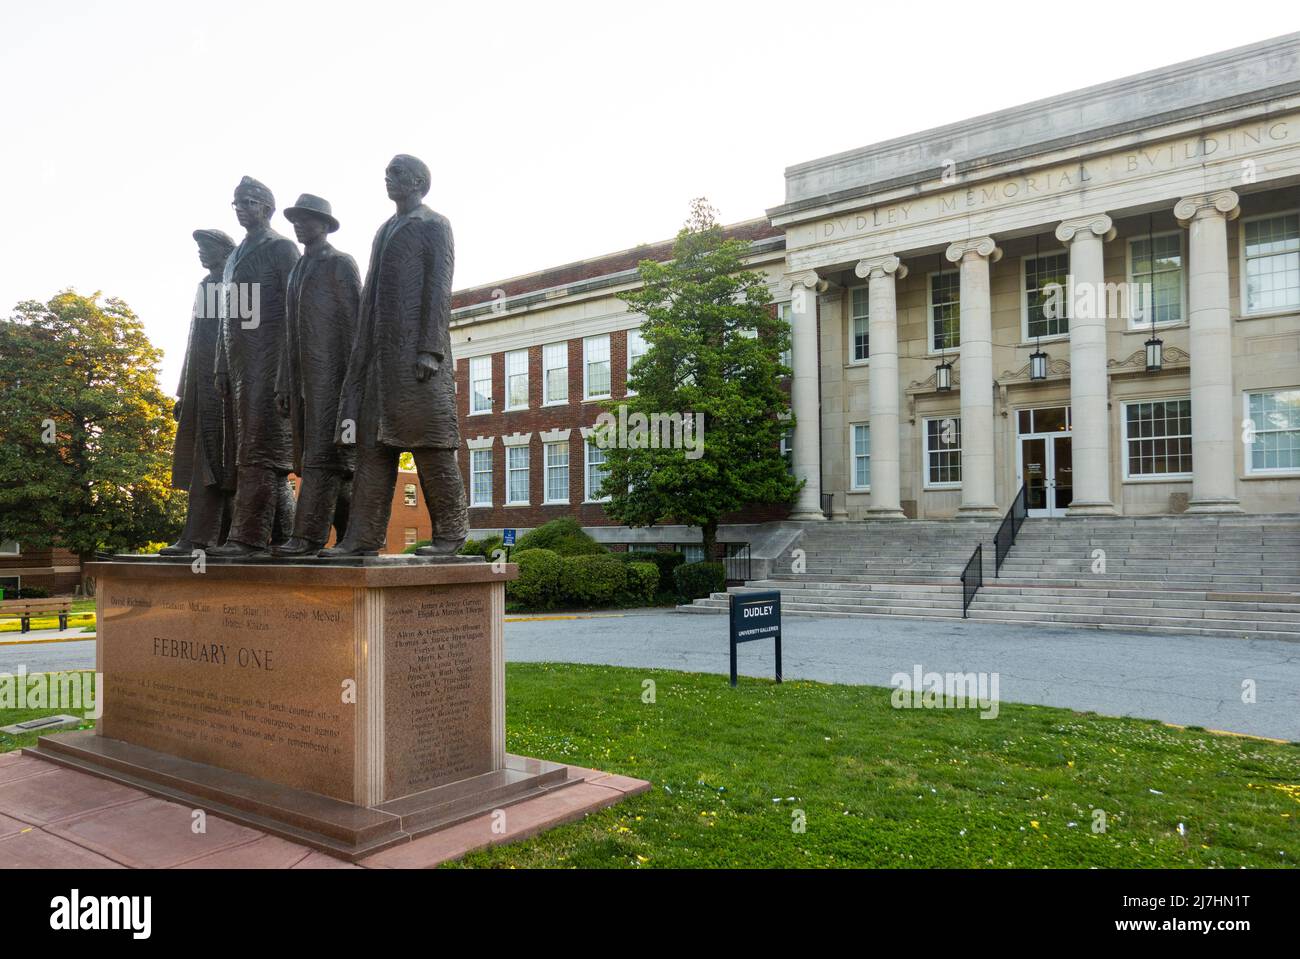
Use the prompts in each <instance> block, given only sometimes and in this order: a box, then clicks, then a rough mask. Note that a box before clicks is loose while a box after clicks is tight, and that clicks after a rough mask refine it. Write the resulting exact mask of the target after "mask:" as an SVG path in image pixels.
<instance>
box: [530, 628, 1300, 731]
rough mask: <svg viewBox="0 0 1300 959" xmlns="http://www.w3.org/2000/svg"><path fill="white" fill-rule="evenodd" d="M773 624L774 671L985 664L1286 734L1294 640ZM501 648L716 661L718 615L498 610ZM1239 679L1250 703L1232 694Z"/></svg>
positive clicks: (1152, 711)
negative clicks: (515, 615) (1249, 691)
mask: <svg viewBox="0 0 1300 959" xmlns="http://www.w3.org/2000/svg"><path fill="white" fill-rule="evenodd" d="M782 629H783V633H784V641H783V642H782V654H783V666H784V669H785V676H786V678H787V679H813V680H818V681H820V682H827V683H848V684H854V685H857V684H864V685H872V686H888V685H889V684H890V678H891V677H892V676H893V675H894V674H895V673H907V674H909V675H910V674H911V673H912V671H913V667H914V666H915V665H917V664H919V665H920V666H921V667H922V670H923V671H924V672H939V673H945V672H986V673H998V674H999V686H1000V688H999V690H998V692H999V696H1000V698H1001V699H1002V700H1003V701H1005V702H1017V703H1033V704H1036V705H1042V706H1064V707H1067V708H1070V709H1078V710H1094V711H1096V712H1099V713H1103V714H1105V715H1110V716H1140V717H1144V718H1147V719H1159V720H1163V721H1165V722H1170V723H1178V724H1182V725H1195V726H1205V727H1206V728H1208V729H1219V730H1227V731H1231V732H1239V733H1248V734H1250V735H1254V736H1269V737H1273V738H1278V739H1287V740H1300V643H1289V642H1283V641H1279V640H1262V639H1260V640H1248V639H1218V638H1214V637H1208V636H1175V635H1159V634H1151V633H1121V632H1113V631H1110V630H1100V629H1096V630H1092V629H1090V630H1083V629H1045V628H1042V627H1038V626H1009V625H1003V624H1000V623H975V622H961V621H960V620H957V621H952V622H944V621H941V620H909V619H904V618H898V617H894V618H886V617H880V618H877V619H834V618H822V617H812V616H789V615H787V616H786V617H785V618H784V620H783V623H782ZM506 658H507V659H508V660H510V661H514V662H545V661H550V662H565V663H604V664H609V665H616V666H639V667H645V668H663V669H680V670H684V671H687V672H701V673H722V674H726V673H727V671H728V646H727V618H726V617H725V616H705V615H698V614H687V613H675V612H671V611H666V610H665V611H659V610H648V611H637V612H633V613H629V614H627V615H626V616H624V617H623V618H622V619H619V620H613V621H611V620H609V619H563V620H550V621H548V620H541V619H535V620H531V621H527V622H513V623H507V624H506ZM772 660H773V653H772V643H770V642H753V643H744V644H742V645H741V646H740V652H739V669H740V672H741V674H742V675H751V676H771V675H772V670H773V661H772ZM1246 680H1252V681H1253V682H1254V685H1255V700H1256V701H1255V702H1254V703H1249V704H1247V703H1243V702H1242V683H1243V682H1244V681H1246Z"/></svg>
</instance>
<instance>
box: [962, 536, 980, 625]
mask: <svg viewBox="0 0 1300 959" xmlns="http://www.w3.org/2000/svg"><path fill="white" fill-rule="evenodd" d="M983 585H984V544H983V543H980V544H979V545H978V546H976V547H975V552H973V553H971V554H970V559H968V560H967V561H966V568H965V569H963V570H962V571H961V618H962V619H965V618H966V610H968V609H970V604H971V600H973V599H974V598H975V592H976V590H978V589H979V588H980V587H981V586H983Z"/></svg>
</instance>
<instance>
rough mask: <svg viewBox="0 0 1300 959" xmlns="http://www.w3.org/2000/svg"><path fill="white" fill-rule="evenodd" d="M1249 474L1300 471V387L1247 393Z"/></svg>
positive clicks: (1247, 461) (1247, 469) (1246, 431)
mask: <svg viewBox="0 0 1300 959" xmlns="http://www.w3.org/2000/svg"><path fill="white" fill-rule="evenodd" d="M1243 435H1244V436H1245V437H1246V439H1247V440H1248V444H1247V447H1246V472H1247V473H1297V472H1300V389H1291V390H1266V391H1262V392H1259V393H1247V394H1246V429H1245V430H1244V431H1243Z"/></svg>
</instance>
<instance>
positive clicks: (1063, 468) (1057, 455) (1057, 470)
mask: <svg viewBox="0 0 1300 959" xmlns="http://www.w3.org/2000/svg"><path fill="white" fill-rule="evenodd" d="M1052 441H1053V442H1052V476H1053V479H1054V481H1055V485H1056V489H1055V490H1054V491H1053V492H1054V494H1055V495H1054V496H1053V497H1052V506H1053V510H1052V515H1054V516H1060V515H1061V514H1062V513H1064V512H1065V509H1066V507H1068V506H1069V505H1070V502H1071V501H1072V500H1073V499H1074V455H1073V452H1072V450H1071V446H1070V437H1068V436H1053V437H1052Z"/></svg>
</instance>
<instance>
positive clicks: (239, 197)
mask: <svg viewBox="0 0 1300 959" xmlns="http://www.w3.org/2000/svg"><path fill="white" fill-rule="evenodd" d="M233 206H234V207H235V214H236V216H237V217H238V218H239V223H240V225H241V226H242V227H244V229H245V230H246V231H247V232H246V234H245V236H244V239H243V242H241V243H240V244H239V246H238V247H237V248H236V249H235V251H234V253H232V254H231V255H230V259H228V260H227V261H226V268H225V271H224V273H223V276H222V280H223V285H224V290H225V297H224V298H223V300H222V304H223V309H222V319H221V338H220V340H219V342H218V350H217V371H216V382H217V387H218V389H219V390H220V391H221V392H222V394H223V395H225V396H227V397H228V400H229V402H230V404H231V406H232V407H233V409H234V419H235V461H236V467H237V477H236V483H235V501H234V510H233V516H232V517H231V521H230V533H229V534H228V536H227V538H226V541H225V543H224V544H223V545H221V546H217V547H214V548H213V549H211V550H209V551H208V555H210V556H223V557H240V556H248V555H252V554H256V553H262V552H264V551H265V550H266V549H267V548H268V547H269V546H270V544H271V540H272V536H273V534H275V535H279V536H287V535H288V531H289V529H291V528H292V523H293V519H292V517H293V508H294V501H293V491H292V488H291V486H290V484H289V483H288V482H287V478H288V474H289V472H290V471H291V470H292V469H293V439H292V436H291V433H290V429H289V422H288V421H287V420H286V419H284V417H282V416H280V414H279V412H278V411H277V410H276V405H275V377H276V373H277V372H278V369H279V365H280V355H281V353H282V352H283V351H284V336H285V298H286V294H287V291H288V286H289V273H290V272H291V271H292V270H293V267H294V264H295V263H297V262H298V247H297V246H295V245H294V243H293V241H292V240H290V239H288V238H287V237H283V236H281V235H280V234H278V233H276V232H275V231H274V230H272V229H271V225H270V220H271V214H272V213H274V212H275V197H274V196H272V194H271V191H270V190H269V189H267V188H266V186H265V185H264V184H262V183H259V182H258V181H257V180H254V179H253V178H252V177H244V179H243V180H241V181H240V183H239V186H237V187H236V188H235V202H234V204H233ZM250 307H251V308H250Z"/></svg>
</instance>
